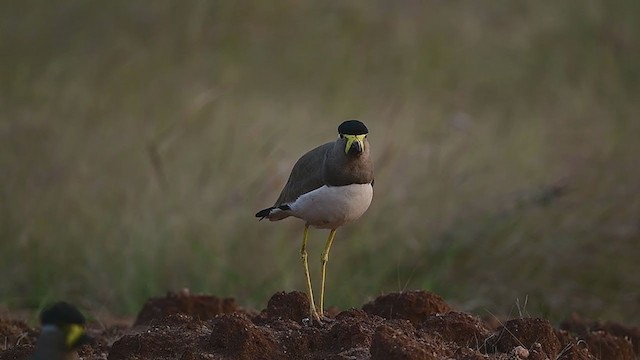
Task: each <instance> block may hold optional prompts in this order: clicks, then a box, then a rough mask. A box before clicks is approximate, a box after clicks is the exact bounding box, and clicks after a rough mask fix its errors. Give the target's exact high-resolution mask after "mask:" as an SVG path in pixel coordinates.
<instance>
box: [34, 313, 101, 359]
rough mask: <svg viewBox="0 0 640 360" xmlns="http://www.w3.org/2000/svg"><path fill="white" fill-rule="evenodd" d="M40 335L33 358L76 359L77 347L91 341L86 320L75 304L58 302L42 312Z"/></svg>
mask: <svg viewBox="0 0 640 360" xmlns="http://www.w3.org/2000/svg"><path fill="white" fill-rule="evenodd" d="M40 323H41V325H42V328H41V330H40V337H38V343H37V345H36V351H35V353H34V354H33V357H32V358H31V359H32V360H76V359H78V354H77V352H76V349H77V348H78V347H79V346H80V345H83V344H85V343H87V342H88V341H89V339H90V338H89V336H87V334H86V333H85V324H86V321H85V319H84V316H83V315H82V313H81V312H80V311H79V310H78V309H77V308H76V307H75V306H73V305H71V304H69V303H66V302H57V303H55V304H52V305H50V306H48V307H46V308H45V309H44V310H43V311H42V312H41V313H40Z"/></svg>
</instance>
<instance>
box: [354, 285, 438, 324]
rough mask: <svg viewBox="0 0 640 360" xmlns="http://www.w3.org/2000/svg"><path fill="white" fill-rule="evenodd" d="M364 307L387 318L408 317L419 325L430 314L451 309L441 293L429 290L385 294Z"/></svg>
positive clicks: (371, 312) (373, 313)
mask: <svg viewBox="0 0 640 360" xmlns="http://www.w3.org/2000/svg"><path fill="white" fill-rule="evenodd" d="M362 309H363V310H364V311H366V312H367V313H369V314H372V315H378V316H382V317H383V318H385V319H407V320H409V321H411V323H412V324H414V325H418V324H419V323H420V322H422V321H423V320H424V319H426V318H427V316H429V315H432V314H442V313H446V312H449V311H451V308H450V307H449V305H448V304H447V303H446V302H444V300H443V299H442V298H441V297H440V296H439V295H436V294H434V293H431V292H428V291H408V292H402V293H391V294H387V295H383V296H380V297H378V298H377V299H375V300H374V301H373V302H370V303H368V304H365V305H364V306H363V307H362Z"/></svg>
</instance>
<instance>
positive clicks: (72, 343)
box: [65, 324, 91, 349]
mask: <svg viewBox="0 0 640 360" xmlns="http://www.w3.org/2000/svg"><path fill="white" fill-rule="evenodd" d="M90 341H91V338H90V337H89V336H88V335H87V334H86V333H85V331H84V326H82V325H78V324H71V325H69V329H68V330H67V338H66V340H65V342H66V345H67V348H69V349H73V348H75V347H78V346H80V345H83V344H86V343H88V342H90Z"/></svg>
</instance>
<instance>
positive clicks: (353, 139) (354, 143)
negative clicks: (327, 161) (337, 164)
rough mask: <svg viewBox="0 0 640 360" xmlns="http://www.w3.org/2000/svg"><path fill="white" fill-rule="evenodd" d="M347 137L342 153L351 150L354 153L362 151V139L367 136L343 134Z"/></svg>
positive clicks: (347, 152)
mask: <svg viewBox="0 0 640 360" xmlns="http://www.w3.org/2000/svg"><path fill="white" fill-rule="evenodd" d="M344 137H345V138H346V139H347V145H346V146H345V148H344V153H345V154H349V153H350V152H351V151H352V150H353V152H355V153H356V154H359V153H361V152H363V151H364V139H365V138H366V137H367V135H366V134H364V135H344Z"/></svg>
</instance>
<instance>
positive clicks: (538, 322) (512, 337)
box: [486, 318, 560, 359]
mask: <svg viewBox="0 0 640 360" xmlns="http://www.w3.org/2000/svg"><path fill="white" fill-rule="evenodd" d="M536 343H538V344H540V347H541V349H540V352H544V355H545V356H547V357H549V358H550V359H555V358H556V357H557V355H558V353H559V352H560V340H558V337H557V336H556V334H555V332H554V329H553V327H552V326H551V324H550V323H549V321H547V320H545V319H540V318H524V319H514V320H509V321H507V322H506V323H505V324H504V325H503V326H502V327H500V328H498V330H496V331H495V332H494V333H493V334H491V335H490V336H489V338H487V341H486V344H487V347H488V351H489V352H504V353H509V352H510V351H511V350H512V349H513V348H515V347H518V346H522V347H524V348H525V349H533V348H534V345H535V344H536ZM530 351H531V350H530ZM531 352H532V354H530V356H529V358H530V359H533V358H534V357H536V355H535V354H533V351H531Z"/></svg>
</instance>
